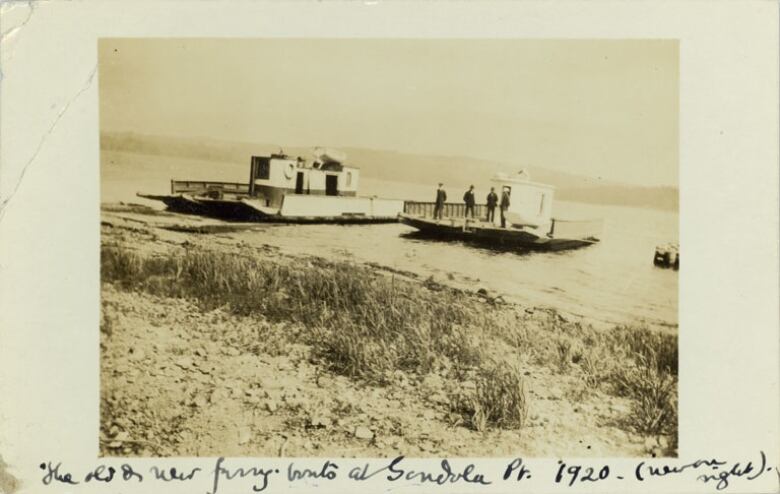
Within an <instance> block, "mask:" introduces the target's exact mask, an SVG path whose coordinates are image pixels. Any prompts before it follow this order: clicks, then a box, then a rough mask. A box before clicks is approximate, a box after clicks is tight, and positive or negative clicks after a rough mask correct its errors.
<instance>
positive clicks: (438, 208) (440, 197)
mask: <svg viewBox="0 0 780 494" xmlns="http://www.w3.org/2000/svg"><path fill="white" fill-rule="evenodd" d="M443 187H444V184H439V188H438V189H436V205H435V206H434V207H433V219H441V214H442V210H443V209H444V203H445V202H447V193H446V192H444V188H443Z"/></svg>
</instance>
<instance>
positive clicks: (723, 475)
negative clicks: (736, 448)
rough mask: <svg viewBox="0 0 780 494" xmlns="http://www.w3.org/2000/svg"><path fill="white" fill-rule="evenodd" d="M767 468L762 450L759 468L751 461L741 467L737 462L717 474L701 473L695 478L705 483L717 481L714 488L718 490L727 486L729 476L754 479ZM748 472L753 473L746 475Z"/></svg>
mask: <svg viewBox="0 0 780 494" xmlns="http://www.w3.org/2000/svg"><path fill="white" fill-rule="evenodd" d="M767 470H768V469H767V468H766V455H765V454H764V452H763V451H761V467H760V468H757V469H756V468H754V467H753V462H752V461H749V462H747V465H745V466H744V467H741V466H740V464H739V463H735V464H734V465H732V467H731V468H730V469H728V470H721V471H720V472H718V473H717V474H702V475H699V476H698V477H696V479H697V480H701V481H702V482H704V483H705V484H706V483H708V482H710V481H714V480H717V481H718V482H717V483H716V484H715V488H716V489H717V490H719V491H720V490H723V489H725V488H726V487H728V486H729V478H731V477H745V478H746V479H747V480H755V479H757V478H758V477H759V476H760V475H761V474H763V473H764V472H765V471H767ZM769 470H771V469H769ZM750 473H753V475H748V474H750Z"/></svg>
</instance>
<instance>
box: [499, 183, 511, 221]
mask: <svg viewBox="0 0 780 494" xmlns="http://www.w3.org/2000/svg"><path fill="white" fill-rule="evenodd" d="M509 191H510V189H509V187H504V190H503V192H501V228H506V210H507V209H509Z"/></svg>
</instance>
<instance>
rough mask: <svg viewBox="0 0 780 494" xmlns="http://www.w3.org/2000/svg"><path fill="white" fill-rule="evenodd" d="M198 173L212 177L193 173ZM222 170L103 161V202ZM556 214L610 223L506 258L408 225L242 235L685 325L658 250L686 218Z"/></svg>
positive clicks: (628, 212)
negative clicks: (590, 237) (584, 243)
mask: <svg viewBox="0 0 780 494" xmlns="http://www.w3.org/2000/svg"><path fill="white" fill-rule="evenodd" d="M155 161H161V162H164V163H165V165H164V166H162V165H161V164H158V165H155V163H154V162H155ZM198 166H200V167H207V168H208V169H207V170H199V171H197V172H193V170H194V169H196V168H198ZM214 166H215V165H214V164H213V163H200V164H198V163H197V162H196V163H193V162H192V161H191V160H173V159H171V158H168V157H146V156H142V155H125V154H124V153H111V154H107V155H104V156H103V168H102V176H103V177H102V178H103V192H102V196H103V200H104V201H118V200H125V201H127V200H135V201H136V202H141V201H138V200H136V198H135V197H134V195H135V192H136V191H148V192H162V193H165V192H167V188H168V181H169V180H170V178H171V177H186V176H191V177H192V178H193V179H195V178H203V179H208V178H211V179H220V177H221V176H222V175H221V174H217V175H215V173H214V172H213V168H214ZM181 167H186V168H184V169H179V168H181ZM244 168H246V167H236V170H235V172H234V173H235V175H236V177H235V179H236V180H242V181H243V180H245V178H242V177H241V176H240V175H241V174H242V172H243V171H245V170H244ZM209 171H211V173H210V174H209V173H207V172H209ZM231 178H232V177H231ZM231 178H225V179H224V180H230V179H231ZM429 189H430V190H429ZM432 190H433V189H431V188H430V187H424V186H414V185H413V186H407V185H405V184H402V183H386V182H378V181H372V180H370V179H366V178H363V179H362V184H361V192H363V193H365V194H367V195H368V194H371V195H373V194H376V195H379V196H383V197H407V198H411V199H424V200H430V198H428V197H427V196H428V195H431V191H432ZM455 192H460V191H456V190H452V194H451V195H452V196H453V197H459V195H460V194H456V193H455ZM553 213H554V216H556V217H563V218H599V217H600V218H604V234H603V236H602V241H601V243H600V244H597V245H593V246H589V247H585V248H582V249H578V250H572V251H564V252H556V253H526V254H518V253H515V252H496V251H493V250H489V249H485V248H481V247H475V246H473V245H471V244H464V243H461V242H444V241H434V240H427V239H421V238H419V237H418V236H416V235H415V234H414V233H413V232H414V231H415V230H414V229H413V228H411V227H407V226H405V225H401V224H386V225H368V226H365V225H355V226H337V225H305V226H300V225H296V226H284V225H281V226H280V225H268V226H264V227H261V228H259V229H257V230H253V231H245V232H240V233H236V234H233V235H237V236H238V237H240V238H241V239H242V240H245V241H247V242H250V243H258V244H261V243H264V244H270V245H276V246H279V247H281V248H283V249H284V250H285V251H288V252H291V253H298V254H301V253H306V254H316V255H322V256H327V257H330V258H338V259H347V260H353V261H358V262H377V263H380V264H382V265H385V266H390V267H393V268H396V269H400V270H405V271H412V272H415V273H418V274H420V275H423V276H426V277H427V276H433V277H434V279H439V280H442V281H445V280H446V281H448V282H449V283H455V284H458V285H461V286H464V287H468V288H471V289H477V288H480V287H484V288H487V289H489V290H492V291H496V292H499V293H503V294H505V295H506V296H508V297H510V298H512V299H514V300H516V301H518V302H520V303H522V304H524V305H532V306H540V305H541V306H552V307H556V308H559V309H562V310H564V311H566V312H570V313H572V314H577V315H582V316H586V317H588V318H590V319H593V320H594V321H599V322H607V323H629V322H632V323H633V322H642V321H644V322H646V323H648V324H650V325H654V326H655V325H659V326H675V325H677V321H678V318H677V308H678V304H677V298H678V277H677V272H675V271H673V270H668V269H659V268H656V267H654V266H653V262H652V260H653V252H654V249H655V246H656V245H657V244H661V243H666V242H677V241H678V215H677V214H676V213H670V212H665V211H658V210H653V209H639V208H626V207H616V206H596V205H589V204H579V203H566V202H562V201H556V202H555V204H554V206H553Z"/></svg>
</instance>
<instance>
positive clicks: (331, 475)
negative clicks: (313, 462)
mask: <svg viewBox="0 0 780 494" xmlns="http://www.w3.org/2000/svg"><path fill="white" fill-rule="evenodd" d="M338 468H339V466H338V465H336V464H335V463H332V462H330V461H326V462H325V463H323V465H322V468H321V469H320V470H318V471H317V470H309V469H308V468H304V469H303V470H298V469H297V468H295V464H294V463H290V464H289V465H287V480H289V481H290V482H294V481H296V480H301V479H307V478H308V479H327V480H333V479H335V478H336V470H338Z"/></svg>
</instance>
